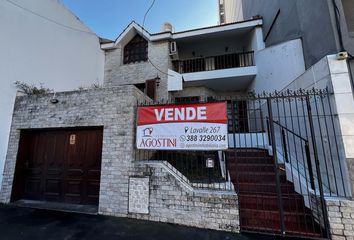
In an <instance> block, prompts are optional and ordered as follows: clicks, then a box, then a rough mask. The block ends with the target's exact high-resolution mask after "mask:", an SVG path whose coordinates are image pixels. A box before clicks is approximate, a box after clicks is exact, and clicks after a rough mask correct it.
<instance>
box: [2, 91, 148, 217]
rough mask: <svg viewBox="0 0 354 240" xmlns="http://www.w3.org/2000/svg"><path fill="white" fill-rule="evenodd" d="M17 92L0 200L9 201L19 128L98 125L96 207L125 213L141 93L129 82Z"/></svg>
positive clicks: (109, 211) (116, 212) (104, 210)
mask: <svg viewBox="0 0 354 240" xmlns="http://www.w3.org/2000/svg"><path fill="white" fill-rule="evenodd" d="M52 97H53V95H52V94H48V95H33V96H21V97H18V98H17V99H16V102H15V106H14V115H13V120H12V127H11V130H10V139H9V147H8V151H7V157H6V162H5V170H4V174H3V176H4V180H3V182H2V191H1V193H0V201H1V202H3V203H9V202H10V197H11V190H12V183H13V178H14V171H15V164H16V156H17V151H18V144H19V138H20V131H21V129H40V128H62V127H87V126H103V127H104V130H103V148H102V170H101V185H100V199H99V201H100V204H99V209H100V212H102V213H113V212H114V213H115V214H122V215H126V214H127V202H128V188H127V185H128V178H129V175H130V174H129V170H130V169H131V166H132V159H133V148H134V131H135V129H134V126H135V111H136V108H135V106H136V103H137V100H138V99H145V96H144V95H143V94H142V93H141V92H140V91H139V90H138V89H136V88H135V87H133V86H123V87H116V88H109V89H108V88H104V89H94V90H86V91H75V92H63V93H57V94H56V98H57V99H58V100H59V102H58V103H57V104H52V103H50V99H51V98H52Z"/></svg>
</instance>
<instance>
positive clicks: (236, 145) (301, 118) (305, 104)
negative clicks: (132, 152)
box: [136, 89, 350, 239]
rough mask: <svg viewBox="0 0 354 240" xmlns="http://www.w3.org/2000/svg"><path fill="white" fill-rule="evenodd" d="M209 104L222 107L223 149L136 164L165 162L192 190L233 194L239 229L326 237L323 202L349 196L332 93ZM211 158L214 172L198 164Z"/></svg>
mask: <svg viewBox="0 0 354 240" xmlns="http://www.w3.org/2000/svg"><path fill="white" fill-rule="evenodd" d="M207 101H208V102H219V101H223V102H225V101H226V102H227V103H228V125H229V126H228V129H229V134H228V140H229V149H228V150H227V151H224V152H220V151H219V152H207V151H205V152H200V151H196V152H182V151H153V152H151V151H150V152H149V151H137V155H136V158H137V159H140V160H149V159H154V160H164V161H167V162H169V163H170V164H171V166H173V167H174V169H177V170H178V173H179V174H181V175H183V177H185V178H186V179H187V180H188V181H189V183H191V184H192V185H193V186H194V187H197V188H204V189H209V188H213V189H215V188H217V189H224V190H232V189H235V190H236V192H237V193H238V197H239V213H240V226H241V231H244V232H257V233H259V232H262V233H269V234H276V235H283V236H300V237H306V238H322V239H326V238H329V227H328V216H327V210H326V206H325V200H324V197H325V196H336V197H348V196H349V195H350V190H349V185H348V176H347V171H346V169H347V168H346V165H345V158H344V156H345V155H344V152H343V149H344V148H343V143H342V139H341V133H340V128H339V122H338V118H337V116H336V115H335V112H336V109H335V108H334V107H333V106H334V105H333V96H332V94H330V93H328V92H327V90H315V89H314V90H311V91H303V90H299V91H296V92H293V91H286V92H274V93H271V94H261V95H249V96H241V97H227V98H225V97H209V98H208V100H207ZM158 104H161V103H158ZM163 104H175V103H174V102H168V103H163ZM210 155H213V156H214V158H215V159H218V161H219V163H220V164H217V167H216V168H214V169H212V170H210V169H206V168H205V163H204V160H205V158H206V157H208V156H210Z"/></svg>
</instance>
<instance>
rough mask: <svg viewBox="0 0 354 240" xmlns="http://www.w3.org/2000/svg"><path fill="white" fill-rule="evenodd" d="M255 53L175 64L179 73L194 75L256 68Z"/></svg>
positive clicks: (220, 56)
mask: <svg viewBox="0 0 354 240" xmlns="http://www.w3.org/2000/svg"><path fill="white" fill-rule="evenodd" d="M253 59H254V52H253V51H252V52H243V53H232V54H226V55H219V56H212V57H199V58H192V59H185V60H177V61H174V62H173V65H174V69H175V71H176V72H178V73H194V72H204V71H213V70H221V69H229V68H240V67H251V66H254V60H253Z"/></svg>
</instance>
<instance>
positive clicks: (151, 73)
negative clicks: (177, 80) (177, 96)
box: [104, 41, 171, 99]
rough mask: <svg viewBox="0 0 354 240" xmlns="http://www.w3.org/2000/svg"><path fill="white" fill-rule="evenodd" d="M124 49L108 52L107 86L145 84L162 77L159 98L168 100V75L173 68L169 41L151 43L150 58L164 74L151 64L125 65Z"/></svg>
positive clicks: (158, 90) (158, 88) (105, 79)
mask: <svg viewBox="0 0 354 240" xmlns="http://www.w3.org/2000/svg"><path fill="white" fill-rule="evenodd" d="M123 47H124V46H121V45H119V46H118V48H117V49H114V50H109V51H106V60H105V71H104V72H105V77H104V83H105V85H106V86H119V85H126V84H137V83H144V82H145V81H146V80H149V79H154V78H156V77H157V76H159V77H160V83H159V84H158V87H157V98H158V99H162V98H164V99H167V96H168V92H167V75H166V74H164V73H167V71H168V68H171V60H170V57H169V44H168V41H160V42H149V45H148V56H149V59H150V60H151V62H152V63H153V64H154V65H155V66H156V67H157V68H158V69H159V70H161V71H162V72H163V73H162V72H160V71H159V70H157V69H156V68H155V67H154V66H152V65H151V63H149V62H140V63H130V64H123V56H122V53H123Z"/></svg>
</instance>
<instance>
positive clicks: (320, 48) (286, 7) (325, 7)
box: [225, 0, 354, 73]
mask: <svg viewBox="0 0 354 240" xmlns="http://www.w3.org/2000/svg"><path fill="white" fill-rule="evenodd" d="M227 2H233V1H232V0H229V1H228V0H225V4H227ZM236 2H237V3H236V4H237V7H236V9H240V8H242V12H243V17H244V19H251V18H252V17H254V16H257V17H262V19H263V22H264V24H263V27H262V30H263V35H264V42H265V45H266V46H267V47H269V46H273V45H276V44H279V43H282V42H285V41H289V40H292V39H301V41H302V45H303V48H304V58H305V65H306V68H309V67H311V66H312V65H314V64H315V63H317V62H318V61H319V60H320V59H321V58H323V57H325V56H326V55H330V54H337V53H339V52H341V51H344V50H345V51H347V52H348V53H349V54H350V55H351V56H353V55H354V34H353V31H354V30H353V28H354V27H353V26H354V19H353V16H354V14H353V11H354V1H350V0H331V1H323V0H314V1H297V0H291V1H278V0H238V1H236ZM334 4H335V5H334ZM336 9H338V11H337V10H336ZM336 14H337V18H338V22H337V20H336ZM236 20H238V18H237V17H236V16H235V17H234V18H233V19H232V20H231V21H236ZM339 31H340V33H339ZM350 67H351V69H353V68H354V63H353V60H352V57H350ZM352 73H353V70H352Z"/></svg>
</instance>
